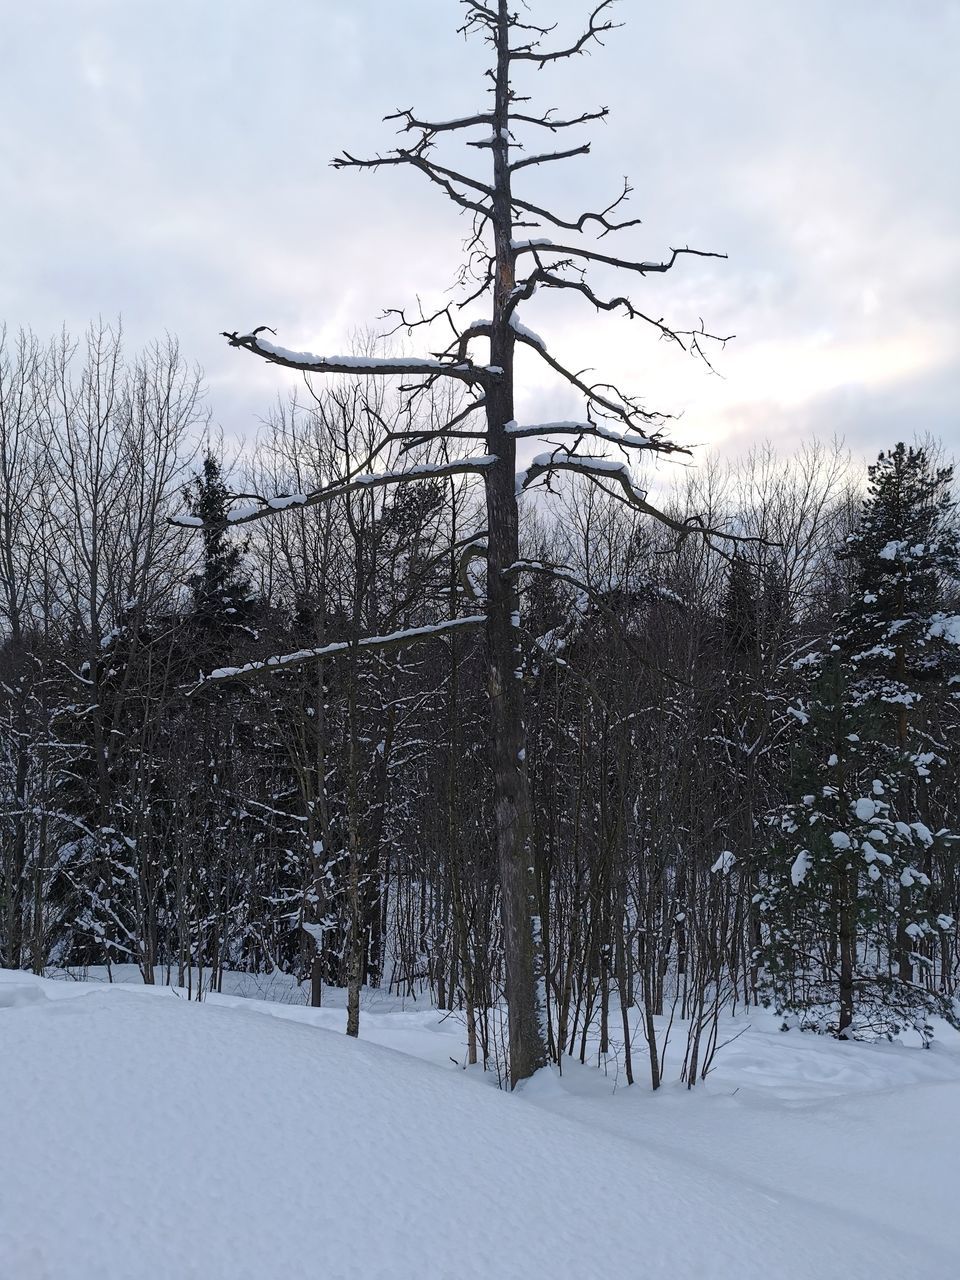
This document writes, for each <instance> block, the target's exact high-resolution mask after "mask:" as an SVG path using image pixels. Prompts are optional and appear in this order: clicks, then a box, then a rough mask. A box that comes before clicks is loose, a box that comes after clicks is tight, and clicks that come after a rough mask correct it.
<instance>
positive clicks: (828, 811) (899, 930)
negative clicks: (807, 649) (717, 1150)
mask: <svg viewBox="0 0 960 1280" xmlns="http://www.w3.org/2000/svg"><path fill="white" fill-rule="evenodd" d="M951 482H952V473H951V470H950V468H940V469H934V468H933V467H932V466H931V464H930V463H929V460H928V459H927V457H926V455H925V453H924V451H923V450H922V449H912V448H911V449H907V448H905V447H904V446H903V445H898V446H897V448H896V449H895V450H894V451H893V452H892V453H890V454H881V455H880V457H879V459H878V461H877V463H876V464H875V465H874V466H872V467H871V468H870V471H869V486H868V492H867V496H866V498H865V500H864V503H863V508H862V511H861V518H860V521H859V524H858V528H857V529H856V531H855V532H854V533H852V534H851V535H850V537H849V538H848V540H847V544H846V547H845V548H844V551H843V553H842V558H845V559H848V560H850V561H852V562H853V567H854V569H855V577H854V583H855V594H854V598H853V599H852V600H851V602H850V603H849V605H848V606H847V608H845V609H844V610H843V611H842V612H841V613H840V614H839V615H838V616H837V617H836V618H835V621H834V627H833V629H832V633H831V634H830V635H829V636H828V638H827V644H826V646H825V651H824V652H821V653H813V654H810V655H808V657H807V658H806V659H804V660H803V666H804V667H805V668H806V669H807V671H808V673H809V676H810V680H809V683H808V687H807V690H806V693H805V697H804V700H803V703H802V705H800V706H797V707H794V708H792V714H793V715H794V717H795V718H796V719H797V720H798V721H799V722H800V723H801V725H802V735H803V742H802V744H801V746H800V750H799V753H798V767H797V782H798V789H799V790H800V792H801V798H800V799H799V800H798V801H796V802H794V803H791V804H788V805H786V806H785V807H784V808H782V809H781V810H779V811H778V812H776V813H775V814H773V815H772V817H771V824H772V827H773V830H774V831H775V832H776V834H775V836H774V838H773V839H772V841H771V845H770V849H769V851H768V852H769V855H770V858H769V864H768V871H769V876H768V880H767V882H766V886H765V888H764V890H763V892H762V893H761V895H760V898H761V901H760V908H761V912H762V915H763V918H764V921H765V926H766V928H765V947H764V950H765V960H766V966H767V974H768V980H769V984H770V994H771V997H772V999H773V1000H774V1001H775V1003H776V1004H777V1005H778V1007H779V1008H781V1009H783V1010H784V1011H792V1012H794V1013H797V1014H799V1016H800V1018H801V1021H802V1022H803V1023H805V1024H807V1025H816V1026H819V1027H821V1028H823V1029H826V1028H828V1027H829V1028H830V1029H834V1030H836V1031H837V1032H838V1034H840V1035H841V1036H842V1037H848V1036H853V1035H857V1034H864V1033H876V1032H881V1033H885V1034H893V1033H894V1032H895V1031H896V1030H898V1029H899V1028H900V1027H901V1026H903V1025H908V1024H909V1025H913V1026H914V1027H916V1028H917V1029H918V1030H920V1031H921V1033H922V1034H923V1035H924V1036H927V1035H929V1034H930V1022H929V1015H930V1014H931V1013H933V1012H937V1013H940V1014H942V1015H944V1016H947V1017H950V1018H951V1019H952V1018H953V1017H954V1010H953V1006H952V1004H951V1002H950V1001H948V1000H947V999H946V998H941V997H940V995H939V994H938V993H933V992H930V991H927V990H926V987H925V985H924V982H923V979H924V973H925V970H926V968H927V967H928V965H929V961H928V958H927V956H926V955H925V951H928V950H929V949H930V946H931V945H932V944H933V943H934V942H935V941H936V942H937V943H938V942H939V936H938V935H939V934H941V933H942V932H943V931H949V930H952V928H953V920H952V918H951V917H950V916H949V915H946V914H944V913H942V912H937V911H936V904H935V902H934V901H933V900H932V899H931V896H930V894H929V892H928V890H929V887H930V883H931V877H930V871H931V868H932V865H933V860H934V858H935V857H940V858H942V859H946V858H949V857H950V850H951V846H952V843H953V839H954V837H953V835H952V833H951V832H949V831H948V830H946V829H944V828H940V829H939V830H937V831H936V833H934V831H932V830H931V826H930V825H928V821H929V818H930V812H929V810H930V805H929V798H928V787H927V784H928V779H929V778H930V775H931V770H933V769H936V768H938V767H943V766H946V765H947V763H948V761H947V754H946V753H947V749H946V747H945V746H944V744H943V743H942V742H940V741H938V740H937V738H936V736H935V735H934V734H933V733H932V732H931V724H932V720H931V712H932V709H933V705H934V702H933V699H932V697H930V695H932V694H933V693H934V692H937V691H939V692H940V693H941V694H946V696H947V697H950V696H952V694H951V690H952V685H951V684H950V683H949V682H950V681H951V679H952V678H953V672H955V671H956V669H957V649H956V647H955V646H954V644H953V643H952V641H953V640H954V639H955V638H956V632H957V619H956V618H955V617H953V616H952V615H950V614H949V613H948V612H947V611H946V610H947V608H948V605H949V593H950V591H951V589H952V588H953V586H954V585H955V583H956V580H957V577H958V572H960V555H958V538H957V529H956V523H955V520H954V504H953V502H952V500H951V497H950V485H951ZM925 698H929V699H930V700H929V702H928V703H927V704H925V705H924V706H923V707H921V705H920V704H921V700H922V699H925ZM925 818H926V819H927V820H928V821H924V819H925ZM915 978H916V979H917V980H916V981H914V979H915Z"/></svg>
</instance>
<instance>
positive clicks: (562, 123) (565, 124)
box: [510, 107, 610, 133]
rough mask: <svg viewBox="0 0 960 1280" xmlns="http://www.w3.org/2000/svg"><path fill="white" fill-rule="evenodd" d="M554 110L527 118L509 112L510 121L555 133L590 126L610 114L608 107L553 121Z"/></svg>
mask: <svg viewBox="0 0 960 1280" xmlns="http://www.w3.org/2000/svg"><path fill="white" fill-rule="evenodd" d="M555 110H556V108H555V107H550V108H548V110H546V111H545V112H544V113H543V115H542V116H529V115H525V114H523V113H522V112H518V111H511V112H510V119H511V120H518V121H521V122H522V123H523V124H535V125H539V126H540V128H541V129H550V130H551V131H552V132H554V133H555V132H556V131H557V129H573V128H575V127H576V126H577V125H580V124H590V123H591V122H592V121H594V120H606V118H607V116H608V115H609V114H610V108H609V107H600V109H599V110H597V111H584V112H583V113H582V115H579V116H573V117H571V119H569V120H553V119H551V116H552V113H553V112H554V111H555Z"/></svg>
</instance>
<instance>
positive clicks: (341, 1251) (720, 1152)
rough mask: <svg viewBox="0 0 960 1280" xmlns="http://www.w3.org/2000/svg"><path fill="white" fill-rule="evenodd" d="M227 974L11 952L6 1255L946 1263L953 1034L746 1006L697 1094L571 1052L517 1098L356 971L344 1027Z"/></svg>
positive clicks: (3, 1096)
mask: <svg viewBox="0 0 960 1280" xmlns="http://www.w3.org/2000/svg"><path fill="white" fill-rule="evenodd" d="M127 976H129V975H127ZM233 989H234V992H235V994H231V995H223V996H210V997H208V998H207V999H206V1000H205V1001H204V1002H203V1003H197V1002H196V1001H193V1002H190V1001H188V1000H186V999H185V998H183V996H182V995H178V994H177V993H175V992H174V991H173V990H172V989H170V988H163V987H156V988H145V987H142V986H137V985H135V984H133V983H123V984H115V985H111V986H105V985H104V984H103V983H102V982H73V981H50V980H43V979H39V978H34V977H32V976H30V975H28V974H23V973H11V972H9V971H0V1154H2V1159H0V1280H139V1277H144V1278H146V1277H150V1280H190V1278H192V1277H197V1278H198V1280H199V1278H200V1277H203V1280H218V1278H219V1277H224V1280H226V1278H227V1277H230V1280H244V1278H246V1277H249V1278H250V1280H253V1278H254V1277H255V1278H256V1280H273V1278H274V1277H278V1278H279V1277H298V1278H299V1277H323V1278H325V1280H326V1278H328V1280H341V1278H342V1280H346V1278H348V1277H351V1278H352V1277H358V1278H360V1277H363V1280H372V1278H373V1277H391V1280H405V1278H406V1277H410V1278H411V1280H412V1278H413V1277H417V1280H434V1278H436V1280H442V1278H444V1277H451V1278H453V1277H456V1278H457V1280H461V1278H463V1280H469V1278H470V1277H484V1278H485V1280H501V1278H504V1280H505V1278H507V1277H523V1278H524V1280H538V1278H539V1277H544V1278H546V1277H550V1278H551V1280H565V1278H566V1277H570V1278H571V1280H572V1278H574V1277H575V1278H576V1280H585V1278H591V1277H603V1278H604V1280H607V1278H608V1277H611V1276H617V1277H620V1278H621V1280H632V1278H633V1277H653V1278H656V1277H670V1278H671V1280H686V1278H687V1277H690V1278H691V1280H694V1278H695V1280H714V1278H715V1280H727V1278H729V1280H750V1278H752V1277H757V1278H758V1280H759V1278H760V1277H763V1280H800V1278H803V1280H807V1278H810V1280H813V1278H814V1277H816V1278H817V1280H824V1278H829V1277H838V1278H839V1277H844V1278H845V1280H857V1278H858V1277H864V1280H866V1278H867V1277H869V1278H870V1280H885V1278H886V1277H891V1278H892V1277H897V1278H898V1280H900V1278H901V1277H902V1276H904V1275H914V1274H916V1275H923V1276H924V1277H926V1278H927V1280H941V1278H942V1280H948V1277H950V1278H952V1277H953V1276H955V1275H956V1274H958V1270H960V1265H958V1261H957V1245H956V1222H955V1218H954V1216H953V1215H954V1214H955V1212H956V1203H957V1193H958V1190H960V1164H958V1157H957V1152H958V1151H960V1038H957V1037H954V1038H952V1039H945V1040H943V1041H942V1042H938V1043H935V1044H934V1046H933V1048H932V1049H931V1050H929V1051H924V1050H921V1049H919V1048H914V1047H907V1046H903V1045H876V1046H874V1045H862V1044H850V1045H847V1044H838V1043H836V1042H834V1041H830V1040H826V1039H822V1038H818V1037H814V1036H812V1035H802V1034H800V1033H798V1032H795V1031H794V1032H789V1033H787V1034H783V1033H781V1032H779V1030H778V1029H777V1023H776V1021H775V1020H774V1019H773V1018H771V1017H770V1016H769V1015H766V1014H763V1013H761V1014H758V1015H755V1016H751V1017H750V1018H748V1019H745V1020H738V1023H737V1026H736V1030H743V1029H744V1028H745V1027H748V1029H746V1030H744V1033H743V1034H742V1035H740V1036H739V1038H737V1039H735V1040H733V1041H732V1042H731V1043H729V1044H728V1045H727V1046H726V1047H725V1048H724V1049H723V1050H722V1051H721V1052H720V1054H719V1056H718V1059H717V1063H716V1068H715V1070H714V1071H713V1073H712V1074H711V1076H710V1077H709V1078H708V1080H707V1082H706V1084H704V1085H702V1086H698V1088H697V1090H695V1091H693V1092H692V1093H688V1092H687V1091H686V1090H683V1089H682V1088H680V1087H679V1086H678V1085H676V1084H668V1085H667V1086H666V1087H665V1088H664V1089H662V1090H661V1091H660V1092H659V1093H658V1094H656V1095H653V1094H651V1093H650V1092H649V1090H648V1089H647V1088H646V1087H645V1086H644V1084H643V1082H642V1076H640V1075H639V1070H638V1079H639V1080H640V1083H639V1084H638V1085H637V1086H636V1087H634V1088H633V1089H627V1088H624V1087H622V1085H623V1080H622V1075H621V1076H620V1078H619V1080H617V1073H616V1071H615V1069H614V1064H611V1065H610V1067H609V1068H608V1070H607V1071H606V1073H604V1072H603V1071H599V1070H597V1068H596V1067H595V1066H588V1067H581V1066H580V1065H579V1064H567V1065H566V1066H565V1068H564V1073H563V1076H562V1078H561V1077H559V1076H558V1075H557V1074H556V1073H554V1072H552V1071H548V1072H543V1073H541V1074H540V1075H539V1076H538V1077H537V1078H536V1079H534V1080H533V1081H531V1082H529V1083H528V1084H527V1085H526V1086H525V1087H524V1088H523V1089H522V1090H521V1091H520V1092H519V1093H518V1094H514V1095H507V1094H505V1093H502V1092H499V1091H498V1090H497V1089H495V1088H485V1087H482V1086H483V1085H484V1084H485V1083H488V1082H489V1078H490V1077H489V1075H488V1076H487V1077H484V1075H483V1073H482V1072H479V1071H477V1072H474V1071H469V1072H466V1071H463V1070H461V1069H460V1067H459V1066H458V1065H457V1064H458V1063H460V1062H462V1061H463V1028H462V1025H461V1024H460V1022H459V1021H458V1020H457V1019H456V1018H455V1017H449V1016H447V1017H445V1016H444V1015H442V1014H439V1013H437V1011H435V1010H433V1009H430V1008H428V1007H424V1006H423V1004H422V1002H421V1003H416V1002H408V1003H407V1004H406V1005H405V1006H402V1005H401V1003H400V1002H399V1001H397V1000H389V999H385V998H383V997H379V996H377V995H376V994H375V993H369V994H368V995H367V997H366V998H365V1002H364V1009H363V1016H362V1035H363V1040H362V1041H361V1042H360V1043H357V1042H354V1041H351V1040H348V1039H346V1037H344V1036H343V1035H342V1034H341V1032H342V1027H343V1011H342V1008H338V1007H337V1002H336V999H335V996H334V1000H333V1003H332V1004H330V1005H327V1006H326V1007H324V1008H322V1009H319V1010H314V1009H308V1008H306V1007H304V1005H303V1004H302V1003H296V1002H297V1001H301V1000H302V996H301V994H300V992H299V991H298V990H297V988H295V987H293V986H292V985H291V984H290V983H289V981H285V980H280V979H278V980H275V981H271V980H270V979H250V980H247V981H246V983H245V984H244V983H242V982H240V981H239V980H237V981H236V982H234V984H233ZM241 992H242V993H244V994H238V993H241ZM253 994H256V995H260V996H262V997H268V998H266V999H251V998H248V997H249V996H250V995H253ZM326 998H327V997H325V999H326ZM265 1015H266V1016H265ZM748 1024H749V1026H748ZM640 1048H642V1045H640ZM391 1050H392V1051H391ZM396 1050H399V1051H400V1052H396ZM639 1056H640V1055H639V1054H638V1062H637V1067H638V1068H639V1067H641V1066H642V1062H641V1061H640V1060H639ZM678 1056H679V1053H678V1052H675V1054H674V1058H673V1071H672V1072H668V1075H670V1078H673V1077H674V1076H675V1072H676V1068H677V1066H678V1063H677V1061H676V1059H677V1057H678ZM451 1059H453V1060H454V1061H451Z"/></svg>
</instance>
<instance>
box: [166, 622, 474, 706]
mask: <svg viewBox="0 0 960 1280" xmlns="http://www.w3.org/2000/svg"><path fill="white" fill-rule="evenodd" d="M486 621H487V619H486V615H485V614H480V613H478V614H471V615H469V616H467V617H465V618H451V619H448V621H446V622H436V623H433V624H432V625H431V626H428V627H410V628H408V629H407V630H405V631H393V632H391V633H390V634H389V635H385V636H362V637H361V638H360V639H359V640H337V641H334V642H333V643H332V644H324V645H320V646H318V647H317V648H315V649H297V650H295V651H294V652H293V653H282V654H277V655H276V656H275V657H272V658H264V659H263V660H262V661H260V662H247V663H244V665H243V666H242V667H218V668H217V669H216V670H215V671H211V672H210V674H209V675H207V676H204V677H203V679H202V680H201V681H200V682H199V684H197V685H196V686H195V688H194V689H193V690H192V691H191V692H196V690H197V689H202V688H204V687H205V686H206V685H209V684H221V683H223V682H224V681H227V680H250V679H255V678H257V677H259V676H262V675H270V674H271V673H272V672H274V671H284V670H287V669H289V668H290V667H298V666H302V665H303V663H305V662H315V661H317V660H318V659H320V658H336V657H342V656H343V655H344V654H348V653H384V652H386V651H388V650H390V649H402V648H405V647H406V646H407V645H409V644H416V643H417V642H418V641H420V640H431V639H433V638H435V637H438V636H446V635H450V634H451V633H452V632H455V631H465V630H469V629H470V628H472V627H482V626H484V624H485V623H486Z"/></svg>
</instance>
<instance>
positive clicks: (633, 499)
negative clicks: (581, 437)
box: [517, 446, 770, 558]
mask: <svg viewBox="0 0 960 1280" xmlns="http://www.w3.org/2000/svg"><path fill="white" fill-rule="evenodd" d="M558 471H571V472H574V473H575V474H577V475H582V476H586V477H587V478H588V479H589V480H591V481H592V482H593V483H594V484H596V485H597V486H598V487H599V488H601V489H602V490H603V491H604V493H607V494H609V495H610V496H611V497H615V498H618V499H619V500H620V501H622V502H624V503H626V505H627V506H630V507H633V508H634V509H635V510H637V511H641V512H643V514H644V515H648V516H652V517H653V518H654V519H655V520H658V521H659V522H660V523H661V524H664V525H666V526H667V528H668V529H673V530H674V531H675V532H676V533H678V534H679V535H680V540H681V541H682V540H683V539H684V538H686V537H689V535H690V534H692V533H695V534H699V535H700V536H701V537H703V538H704V539H705V540H706V542H707V545H708V546H710V547H711V548H712V549H713V550H714V551H717V552H719V554H721V555H724V556H726V554H727V553H726V552H724V551H723V549H722V548H721V547H718V546H717V545H716V543H715V542H714V541H713V539H720V540H722V541H725V542H734V543H740V542H756V543H761V544H763V545H770V544H769V543H767V541H766V540H765V539H763V538H755V537H747V536H745V535H742V534H734V533H727V532H726V531H725V530H723V529H713V528H711V527H710V526H709V525H707V523H706V522H705V521H704V519H703V517H702V516H687V517H685V518H684V519H683V520H678V519H676V518H675V517H674V516H671V515H668V514H667V512H665V511H661V510H660V509H659V508H658V507H654V506H652V505H651V504H650V503H649V502H648V501H647V492H646V490H645V489H641V488H640V486H639V485H638V484H637V483H636V481H635V480H634V478H633V473H632V472H631V470H630V467H629V466H628V464H627V463H626V462H618V461H617V460H616V459H615V458H598V457H594V456H591V455H588V454H576V453H570V452H565V451H564V450H563V448H562V446H560V447H558V448H557V449H555V450H554V451H553V452H551V453H540V454H537V456H536V457H535V458H534V459H533V461H532V462H531V463H530V465H529V466H528V467H526V468H525V469H523V470H522V471H519V472H518V473H517V493H518V494H520V493H523V492H524V491H525V490H527V489H529V488H531V486H532V485H534V484H535V483H536V482H537V480H540V479H542V478H544V477H545V478H546V482H547V484H548V485H549V482H550V478H551V476H553V475H554V474H555V473H556V472H558ZM604 481H609V482H611V483H612V484H614V485H616V486H617V488H616V489H609V488H607V486H606V484H604V483H603V482H604ZM727 558H729V557H727Z"/></svg>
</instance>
